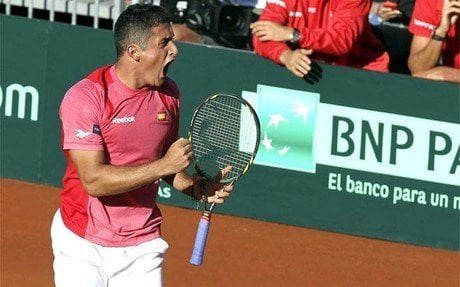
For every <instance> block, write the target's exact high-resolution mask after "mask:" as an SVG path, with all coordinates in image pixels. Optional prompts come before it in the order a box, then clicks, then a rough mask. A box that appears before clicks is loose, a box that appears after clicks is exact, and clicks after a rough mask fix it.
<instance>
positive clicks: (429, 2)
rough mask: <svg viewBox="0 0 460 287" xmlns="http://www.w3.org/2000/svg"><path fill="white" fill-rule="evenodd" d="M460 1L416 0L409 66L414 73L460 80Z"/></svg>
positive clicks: (425, 76) (434, 77)
mask: <svg viewBox="0 0 460 287" xmlns="http://www.w3.org/2000/svg"><path fill="white" fill-rule="evenodd" d="M459 16H460V1H457V0H455V1H449V0H435V1H433V0H417V2H415V8H414V14H413V15H412V21H411V23H410V26H409V31H410V32H412V34H414V37H413V38H412V45H411V51H410V56H409V60H408V66H409V69H410V70H411V73H412V75H413V76H415V77H421V78H427V79H432V80H440V81H449V82H454V83H460V20H459V19H458V17H459Z"/></svg>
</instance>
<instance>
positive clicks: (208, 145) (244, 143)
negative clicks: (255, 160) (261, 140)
mask: <svg viewBox="0 0 460 287" xmlns="http://www.w3.org/2000/svg"><path fill="white" fill-rule="evenodd" d="M217 99H218V100H219V101H210V102H207V103H205V104H204V105H203V106H202V107H201V108H200V110H199V111H198V112H197V114H196V116H195V122H194V125H193V128H192V131H191V132H192V138H193V144H194V152H195V158H196V164H197V165H199V167H200V170H202V171H203V172H204V173H206V174H207V176H209V177H211V178H213V177H215V176H216V175H217V174H218V172H219V171H220V170H221V169H223V168H225V167H227V166H232V170H231V171H230V172H229V173H228V174H227V175H226V176H225V178H224V179H230V178H236V177H239V176H240V175H241V174H243V173H244V172H245V170H246V167H247V165H248V164H249V163H250V161H251V159H252V157H253V155H254V152H255V150H256V140H255V139H254V137H255V135H256V133H257V125H256V124H255V119H254V115H253V114H252V113H251V111H250V110H249V108H247V107H246V106H244V105H243V104H242V103H241V102H240V101H238V100H235V99H232V98H229V97H218V98H217Z"/></svg>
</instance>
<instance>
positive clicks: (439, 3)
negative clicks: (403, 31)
mask: <svg viewBox="0 0 460 287" xmlns="http://www.w3.org/2000/svg"><path fill="white" fill-rule="evenodd" d="M443 5H444V1H443V0H417V1H416V2H415V8H414V13H413V14H412V20H411V23H410V25H409V31H410V32H411V33H412V34H414V35H417V36H422V37H427V38H430V37H431V34H432V33H433V31H434V30H435V29H436V27H438V26H439V24H440V23H441V16H442V7H443ZM442 64H443V65H445V66H449V67H454V68H456V69H460V19H458V20H457V23H456V24H455V25H453V26H450V29H449V31H448V32H447V40H446V41H445V42H444V44H443V47H442Z"/></svg>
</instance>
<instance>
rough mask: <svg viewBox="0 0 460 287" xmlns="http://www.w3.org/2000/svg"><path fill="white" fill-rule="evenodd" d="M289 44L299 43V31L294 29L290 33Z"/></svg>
mask: <svg viewBox="0 0 460 287" xmlns="http://www.w3.org/2000/svg"><path fill="white" fill-rule="evenodd" d="M289 41H291V43H294V44H297V43H299V41H300V31H299V30H298V29H296V28H294V31H292V34H291V40H289Z"/></svg>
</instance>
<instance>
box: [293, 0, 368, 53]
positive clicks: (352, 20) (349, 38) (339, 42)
mask: <svg viewBox="0 0 460 287" xmlns="http://www.w3.org/2000/svg"><path fill="white" fill-rule="evenodd" d="M370 7H371V2H370V1H369V0H348V1H338V4H337V6H336V7H335V8H334V9H335V10H334V11H329V12H325V11H321V13H329V15H324V17H331V18H332V19H331V21H330V23H329V25H328V26H327V27H324V28H317V29H315V28H309V27H304V28H299V31H300V33H301V38H300V46H301V47H303V48H308V49H313V51H315V52H320V53H324V54H329V55H335V56H340V55H344V54H347V53H349V52H350V51H351V49H352V47H353V45H354V43H355V42H356V41H357V39H358V37H359V36H360V35H361V34H362V32H363V30H364V27H365V25H367V21H368V15H369V10H370Z"/></svg>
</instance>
